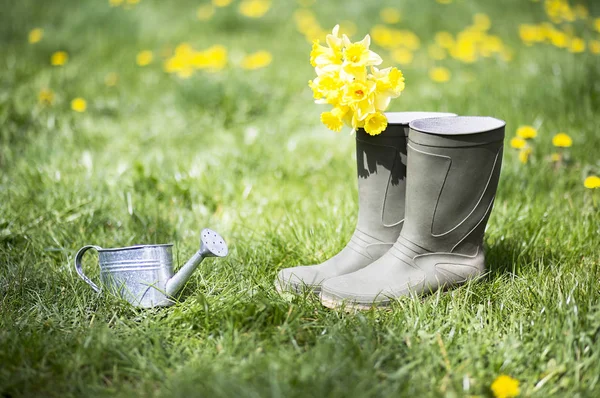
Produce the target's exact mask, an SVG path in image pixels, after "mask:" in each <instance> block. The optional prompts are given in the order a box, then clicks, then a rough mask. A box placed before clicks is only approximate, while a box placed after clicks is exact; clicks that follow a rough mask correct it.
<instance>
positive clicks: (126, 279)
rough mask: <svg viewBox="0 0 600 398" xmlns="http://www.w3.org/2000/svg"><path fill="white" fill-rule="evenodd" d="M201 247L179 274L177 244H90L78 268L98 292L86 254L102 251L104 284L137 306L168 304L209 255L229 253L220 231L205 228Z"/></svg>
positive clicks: (79, 254)
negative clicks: (175, 261) (108, 246)
mask: <svg viewBox="0 0 600 398" xmlns="http://www.w3.org/2000/svg"><path fill="white" fill-rule="evenodd" d="M200 238H201V247H200V250H199V251H198V252H197V253H196V254H194V255H193V256H192V258H190V260H188V262H187V263H186V264H185V265H184V266H182V267H181V269H180V270H179V271H178V272H177V273H176V274H175V273H174V272H173V245H172V244H164V245H137V246H129V247H122V248H113V249H104V248H101V247H99V246H94V245H89V246H84V247H82V248H81V249H80V250H79V251H78V252H77V254H76V255H75V269H76V271H77V273H78V274H79V276H80V277H81V278H82V279H83V280H84V281H85V282H87V283H88V284H89V285H90V286H91V287H92V289H94V290H95V291H96V292H101V291H102V288H101V287H98V286H97V285H96V284H95V283H94V282H92V280H90V279H89V278H88V277H87V276H86V275H85V274H84V273H83V269H82V266H81V262H82V259H83V255H84V254H85V252H86V251H88V250H90V249H95V250H96V251H98V262H99V265H100V280H101V282H102V287H103V288H105V289H107V290H108V291H110V292H111V293H113V294H115V295H117V296H119V297H122V298H123V299H125V300H127V301H128V302H129V303H131V304H133V305H134V306H136V307H141V308H152V307H166V306H169V305H172V304H174V303H175V302H174V300H173V299H172V297H173V295H175V294H176V293H177V292H178V291H179V290H180V289H181V288H182V287H183V285H184V284H185V283H186V282H187V281H188V280H189V278H190V276H191V274H192V273H193V272H194V270H195V269H196V267H197V266H198V265H199V264H200V262H202V260H203V259H204V258H205V257H223V256H225V255H227V246H226V244H225V242H224V240H223V238H221V236H219V235H218V234H217V233H216V232H214V231H211V230H209V229H205V230H203V231H202V233H201V235H200Z"/></svg>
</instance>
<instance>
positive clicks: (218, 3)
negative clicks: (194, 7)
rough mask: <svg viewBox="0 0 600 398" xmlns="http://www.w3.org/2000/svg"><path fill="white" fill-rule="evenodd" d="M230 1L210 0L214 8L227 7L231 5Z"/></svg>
mask: <svg viewBox="0 0 600 398" xmlns="http://www.w3.org/2000/svg"><path fill="white" fill-rule="evenodd" d="M231 1H232V0H212V3H213V5H214V6H215V7H227V6H228V5H230V4H231Z"/></svg>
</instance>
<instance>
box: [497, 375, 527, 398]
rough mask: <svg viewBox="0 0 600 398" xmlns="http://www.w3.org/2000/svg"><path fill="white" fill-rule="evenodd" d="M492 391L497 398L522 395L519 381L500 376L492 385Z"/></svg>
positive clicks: (510, 397) (511, 397)
mask: <svg viewBox="0 0 600 398" xmlns="http://www.w3.org/2000/svg"><path fill="white" fill-rule="evenodd" d="M491 389H492V392H493V393H494V397H496V398H513V397H516V396H517V395H519V394H520V393H521V390H520V389H519V380H516V379H513V378H512V377H510V376H506V375H500V376H498V377H497V378H496V380H494V382H493V383H492V385H491Z"/></svg>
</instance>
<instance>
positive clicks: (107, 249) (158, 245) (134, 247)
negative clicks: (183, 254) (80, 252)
mask: <svg viewBox="0 0 600 398" xmlns="http://www.w3.org/2000/svg"><path fill="white" fill-rule="evenodd" d="M172 246H173V243H163V244H158V243H157V244H148V245H134V246H124V247H108V248H98V249H97V250H98V251H99V252H110V251H121V250H135V249H143V248H146V247H172Z"/></svg>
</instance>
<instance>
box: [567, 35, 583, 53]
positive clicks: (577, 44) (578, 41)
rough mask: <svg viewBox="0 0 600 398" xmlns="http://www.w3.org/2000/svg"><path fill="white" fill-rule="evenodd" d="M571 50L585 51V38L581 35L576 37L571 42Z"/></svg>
mask: <svg viewBox="0 0 600 398" xmlns="http://www.w3.org/2000/svg"><path fill="white" fill-rule="evenodd" d="M569 51H570V52H572V53H576V54H577V53H582V52H584V51H585V40H583V39H582V38H581V37H574V38H573V39H571V43H570V44H569Z"/></svg>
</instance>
